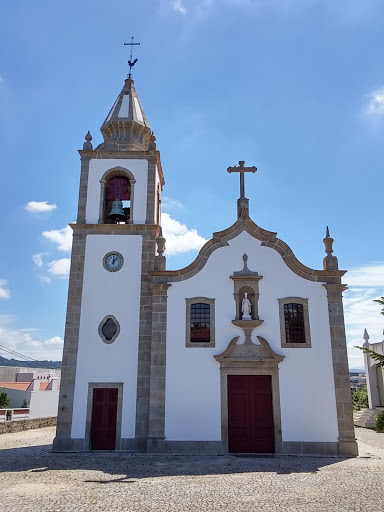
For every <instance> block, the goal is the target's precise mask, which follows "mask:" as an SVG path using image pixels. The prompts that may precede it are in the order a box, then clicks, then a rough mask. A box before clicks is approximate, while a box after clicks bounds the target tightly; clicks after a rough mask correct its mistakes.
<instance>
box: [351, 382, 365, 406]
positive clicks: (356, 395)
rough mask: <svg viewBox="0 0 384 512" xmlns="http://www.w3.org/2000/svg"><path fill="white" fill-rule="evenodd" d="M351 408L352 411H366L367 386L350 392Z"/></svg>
mask: <svg viewBox="0 0 384 512" xmlns="http://www.w3.org/2000/svg"><path fill="white" fill-rule="evenodd" d="M352 407H353V410H354V411H360V409H368V407H369V405H368V392H367V386H364V387H362V388H356V389H353V390H352Z"/></svg>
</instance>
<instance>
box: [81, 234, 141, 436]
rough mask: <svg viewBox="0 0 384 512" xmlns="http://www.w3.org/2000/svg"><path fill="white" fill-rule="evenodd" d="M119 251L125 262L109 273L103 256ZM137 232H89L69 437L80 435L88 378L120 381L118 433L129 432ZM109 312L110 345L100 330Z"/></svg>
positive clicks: (135, 335)
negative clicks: (116, 329) (113, 330)
mask: <svg viewBox="0 0 384 512" xmlns="http://www.w3.org/2000/svg"><path fill="white" fill-rule="evenodd" d="M110 251H118V252H120V253H121V254H122V255H123V257H124V265H123V267H122V268H121V270H119V271H118V272H108V271H107V270H105V268H104V266H103V257H104V256H105V254H107V253H108V252H110ZM141 252H142V236H141V235H126V236H118V235H88V236H87V242H86V250H85V264H84V269H85V270H84V283H83V297H82V307H81V318H80V331H79V348H78V356H77V369H76V386H75V396H74V406H73V411H74V412H73V423H72V437H74V438H83V437H84V435H85V422H86V408H87V397H88V383H89V382H106V383H108V382H122V383H123V410H122V430H121V435H122V437H134V429H135V417H136V387H137V357H138V340H139V314H140V279H141ZM107 315H114V316H115V317H116V319H117V320H118V322H119V324H120V334H119V336H118V337H117V338H116V340H115V341H114V342H113V343H112V344H109V345H108V344H106V343H104V342H103V341H102V340H101V338H100V336H99V334H98V328H99V324H100V322H101V321H102V320H103V319H104V317H105V316H107Z"/></svg>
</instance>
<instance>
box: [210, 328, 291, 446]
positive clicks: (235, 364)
mask: <svg viewBox="0 0 384 512" xmlns="http://www.w3.org/2000/svg"><path fill="white" fill-rule="evenodd" d="M238 339H239V338H234V339H233V340H232V341H231V342H230V343H229V345H228V348H227V349H226V350H225V352H223V353H222V354H219V355H217V356H215V359H216V361H218V362H219V363H220V388H221V453H229V439H228V375H270V376H271V380H272V409H273V424H274V439H275V453H283V442H282V433H281V407H280V388H279V368H278V365H279V363H280V362H281V361H282V360H283V359H284V356H280V355H278V354H276V353H275V352H273V350H272V349H271V347H270V346H269V343H268V342H267V341H266V340H265V339H264V338H262V337H261V336H258V339H259V341H260V345H255V344H252V345H248V344H246V343H244V345H243V347H244V348H246V345H248V347H250V348H251V350H252V348H254V349H255V354H254V357H252V356H250V355H248V354H247V355H246V356H245V357H244V358H242V357H238V356H237V357H231V356H235V355H236V354H235V353H234V352H235V351H236V349H238V350H241V347H242V346H241V345H237V341H238ZM256 351H257V352H256ZM260 356H261V357H260Z"/></svg>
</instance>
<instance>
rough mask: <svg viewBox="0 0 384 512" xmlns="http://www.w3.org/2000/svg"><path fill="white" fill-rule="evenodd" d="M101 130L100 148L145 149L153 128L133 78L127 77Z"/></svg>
mask: <svg viewBox="0 0 384 512" xmlns="http://www.w3.org/2000/svg"><path fill="white" fill-rule="evenodd" d="M100 131H101V133H102V135H103V137H104V142H103V143H102V144H100V145H99V146H98V148H97V149H98V150H110V149H114V150H116V149H117V150H122V151H124V150H128V151H132V150H133V151H135V150H136V151H143V150H144V151H145V150H147V149H148V144H149V143H150V142H151V128H150V126H149V123H148V120H147V118H146V115H145V112H144V109H143V107H142V105H141V101H140V98H139V96H138V94H137V92H136V89H135V85H134V82H133V80H132V78H127V79H126V80H125V83H124V87H123V89H122V90H121V92H120V94H119V96H118V97H117V99H116V101H115V103H114V104H113V107H112V108H111V110H110V112H109V114H108V116H107V117H106V119H105V121H104V123H103V124H102V125H101V128H100Z"/></svg>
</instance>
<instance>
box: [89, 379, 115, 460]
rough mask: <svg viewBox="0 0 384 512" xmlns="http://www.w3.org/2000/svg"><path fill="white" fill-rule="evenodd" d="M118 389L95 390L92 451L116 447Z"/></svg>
mask: <svg viewBox="0 0 384 512" xmlns="http://www.w3.org/2000/svg"><path fill="white" fill-rule="evenodd" d="M116 417H117V388H94V390H93V405H92V423H91V448H92V450H114V449H115V446H116Z"/></svg>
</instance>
